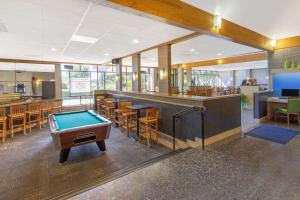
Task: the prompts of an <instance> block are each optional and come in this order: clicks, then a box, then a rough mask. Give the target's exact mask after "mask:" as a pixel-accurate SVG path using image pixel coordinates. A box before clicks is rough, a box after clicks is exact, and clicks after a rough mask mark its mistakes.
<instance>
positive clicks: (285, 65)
mask: <svg viewBox="0 0 300 200" xmlns="http://www.w3.org/2000/svg"><path fill="white" fill-rule="evenodd" d="M289 67H290V62H289V61H288V59H285V61H284V68H285V69H287V68H289Z"/></svg>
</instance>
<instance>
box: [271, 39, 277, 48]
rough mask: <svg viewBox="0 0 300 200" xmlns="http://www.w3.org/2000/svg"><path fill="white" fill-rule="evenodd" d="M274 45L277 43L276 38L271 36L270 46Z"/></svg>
mask: <svg viewBox="0 0 300 200" xmlns="http://www.w3.org/2000/svg"><path fill="white" fill-rule="evenodd" d="M276 45H277V41H276V39H275V38H272V41H271V46H272V47H273V48H275V47H276Z"/></svg>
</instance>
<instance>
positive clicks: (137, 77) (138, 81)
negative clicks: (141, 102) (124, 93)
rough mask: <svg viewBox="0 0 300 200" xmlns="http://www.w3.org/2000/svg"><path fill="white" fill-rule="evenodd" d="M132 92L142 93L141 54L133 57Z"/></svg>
mask: <svg viewBox="0 0 300 200" xmlns="http://www.w3.org/2000/svg"><path fill="white" fill-rule="evenodd" d="M132 73H133V81H132V91H133V92H142V75H141V54H139V53H138V54H134V55H132Z"/></svg>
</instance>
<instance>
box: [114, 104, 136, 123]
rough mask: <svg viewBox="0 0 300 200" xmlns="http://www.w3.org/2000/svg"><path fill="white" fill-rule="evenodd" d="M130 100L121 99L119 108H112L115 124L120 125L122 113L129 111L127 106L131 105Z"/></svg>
mask: <svg viewBox="0 0 300 200" xmlns="http://www.w3.org/2000/svg"><path fill="white" fill-rule="evenodd" d="M131 105H132V102H128V101H122V102H120V103H119V108H118V109H115V110H114V123H115V125H118V126H120V127H121V126H122V114H123V113H126V112H130V110H129V109H128V108H127V106H131Z"/></svg>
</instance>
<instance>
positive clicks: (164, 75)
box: [158, 44, 172, 94]
mask: <svg viewBox="0 0 300 200" xmlns="http://www.w3.org/2000/svg"><path fill="white" fill-rule="evenodd" d="M158 73H159V80H158V87H159V92H162V93H168V94H171V93H172V91H171V45H169V44H167V45H163V46H160V47H158Z"/></svg>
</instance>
